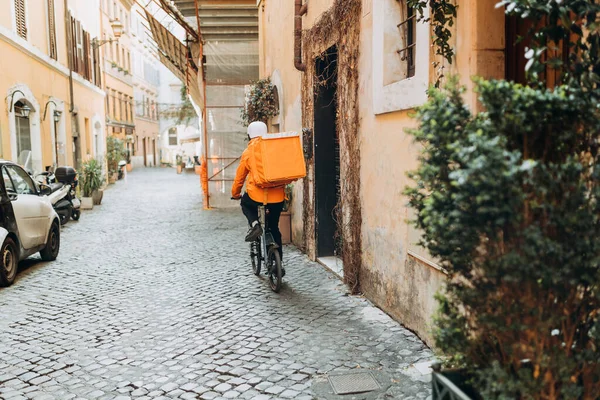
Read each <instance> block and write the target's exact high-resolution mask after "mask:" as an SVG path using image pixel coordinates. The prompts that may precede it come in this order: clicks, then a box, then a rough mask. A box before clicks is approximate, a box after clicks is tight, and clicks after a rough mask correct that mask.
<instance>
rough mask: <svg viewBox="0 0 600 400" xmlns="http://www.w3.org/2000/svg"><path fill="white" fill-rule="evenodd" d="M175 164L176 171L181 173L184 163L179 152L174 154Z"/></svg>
mask: <svg viewBox="0 0 600 400" xmlns="http://www.w3.org/2000/svg"><path fill="white" fill-rule="evenodd" d="M175 165H177V173H178V174H181V173H182V172H183V168H184V167H185V164H184V163H183V157H182V156H181V155H180V154H177V155H176V156H175Z"/></svg>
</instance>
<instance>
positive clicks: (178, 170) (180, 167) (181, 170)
mask: <svg viewBox="0 0 600 400" xmlns="http://www.w3.org/2000/svg"><path fill="white" fill-rule="evenodd" d="M181 172H183V167H182V166H181V164H180V165H178V166H177V173H178V174H180V173H181Z"/></svg>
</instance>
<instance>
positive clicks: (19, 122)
mask: <svg viewBox="0 0 600 400" xmlns="http://www.w3.org/2000/svg"><path fill="white" fill-rule="evenodd" d="M24 105H25V103H22V102H20V101H17V102H16V103H15V105H14V110H15V125H16V126H15V128H16V131H17V154H18V155H20V154H21V153H22V152H23V151H26V150H31V125H30V121H29V117H23V116H21V112H20V110H21V108H22V107H23V106H24ZM17 111H18V113H17Z"/></svg>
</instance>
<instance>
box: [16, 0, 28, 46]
mask: <svg viewBox="0 0 600 400" xmlns="http://www.w3.org/2000/svg"><path fill="white" fill-rule="evenodd" d="M14 1H15V22H16V26H17V35H19V36H21V37H22V38H23V39H27V14H26V12H25V10H26V7H25V0H14Z"/></svg>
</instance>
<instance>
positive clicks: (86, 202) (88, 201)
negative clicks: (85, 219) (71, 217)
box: [81, 197, 94, 210]
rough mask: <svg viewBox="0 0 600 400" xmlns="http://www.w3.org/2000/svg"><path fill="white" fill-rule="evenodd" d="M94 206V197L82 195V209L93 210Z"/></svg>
mask: <svg viewBox="0 0 600 400" xmlns="http://www.w3.org/2000/svg"><path fill="white" fill-rule="evenodd" d="M93 208H94V199H93V198H91V197H82V198H81V209H82V210H91V209H93Z"/></svg>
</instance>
